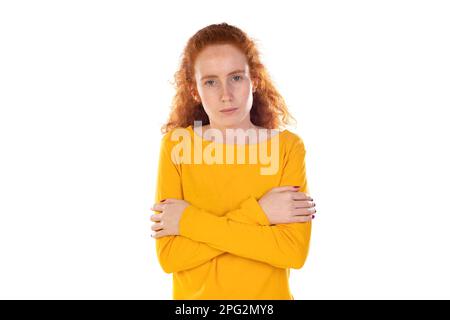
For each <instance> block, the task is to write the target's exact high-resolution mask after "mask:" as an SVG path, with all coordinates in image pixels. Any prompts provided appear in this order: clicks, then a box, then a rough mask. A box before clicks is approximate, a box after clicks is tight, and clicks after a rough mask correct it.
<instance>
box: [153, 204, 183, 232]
mask: <svg viewBox="0 0 450 320" xmlns="http://www.w3.org/2000/svg"><path fill="white" fill-rule="evenodd" d="M189 205H190V203H189V202H186V201H184V200H179V199H165V200H164V201H161V202H159V203H155V204H154V205H153V207H152V208H151V210H153V211H159V212H161V213H155V214H153V215H152V216H151V217H150V220H151V221H153V222H155V223H154V224H153V225H152V230H153V231H155V232H154V233H152V237H153V238H161V237H165V236H172V235H179V234H180V227H179V225H180V219H181V216H182V215H183V211H184V209H186V207H188V206H189Z"/></svg>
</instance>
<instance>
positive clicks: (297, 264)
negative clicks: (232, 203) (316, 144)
mask: <svg viewBox="0 0 450 320" xmlns="http://www.w3.org/2000/svg"><path fill="white" fill-rule="evenodd" d="M305 154H306V151H305V148H304V144H303V141H302V140H301V138H300V137H298V136H296V139H295V141H294V142H293V143H292V144H291V146H290V150H289V151H288V152H287V153H286V157H287V158H286V159H285V162H284V163H285V165H284V167H283V173H282V179H281V183H280V185H281V186H285V185H299V186H301V189H300V190H299V191H301V192H306V193H309V191H308V186H307V179H306V170H305ZM180 234H181V235H182V236H185V237H187V238H190V239H192V240H195V241H199V242H203V243H206V244H208V245H209V246H211V247H213V248H215V249H218V250H222V251H226V252H230V253H232V254H236V255H239V256H242V257H246V258H249V259H254V260H257V261H262V262H266V263H268V264H271V265H273V266H275V267H279V268H294V269H300V268H301V267H302V266H303V264H304V263H305V261H306V258H307V255H308V250H309V242H310V235H311V222H306V223H290V224H278V225H251V224H245V223H241V222H237V221H233V220H231V219H229V218H228V216H223V217H217V216H215V215H213V214H211V213H209V212H207V211H206V210H203V209H201V208H197V207H195V206H193V205H190V206H188V207H187V208H186V209H185V211H184V212H183V215H182V217H181V220H180Z"/></svg>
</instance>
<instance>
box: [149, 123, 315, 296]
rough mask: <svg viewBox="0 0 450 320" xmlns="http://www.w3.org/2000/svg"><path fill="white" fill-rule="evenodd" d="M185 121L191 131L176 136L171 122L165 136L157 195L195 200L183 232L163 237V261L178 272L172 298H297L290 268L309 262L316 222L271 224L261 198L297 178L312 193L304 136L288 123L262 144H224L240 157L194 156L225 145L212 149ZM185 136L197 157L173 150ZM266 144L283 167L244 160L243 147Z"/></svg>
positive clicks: (183, 222) (247, 149)
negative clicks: (240, 160) (214, 160)
mask: <svg viewBox="0 0 450 320" xmlns="http://www.w3.org/2000/svg"><path fill="white" fill-rule="evenodd" d="M181 129H182V131H183V133H188V135H186V134H184V135H182V137H181V138H180V137H179V138H178V139H175V138H174V137H175V135H174V136H173V137H172V133H173V132H174V131H175V130H176V129H172V130H171V131H169V132H168V133H166V134H165V135H164V136H163V138H162V140H161V146H160V158H159V167H158V177H157V188H156V197H155V203H156V202H159V201H161V200H163V199H166V198H175V199H184V200H185V201H187V202H189V203H190V206H188V207H187V208H186V209H185V211H184V212H183V215H182V217H181V220H180V224H179V227H180V235H177V236H166V237H162V238H158V239H156V251H157V255H158V261H159V263H160V265H161V267H162V269H163V270H164V271H165V272H166V273H173V299H211V300H213V299H214V300H215V299H228V300H230V299H268V300H269V299H273V300H276V299H288V300H292V299H294V297H293V295H292V294H291V292H290V289H289V281H288V280H289V271H290V268H293V269H300V268H301V267H302V266H303V264H304V263H305V260H306V257H307V255H308V249H309V241H310V235H311V222H307V223H290V224H277V225H271V224H270V223H269V220H268V219H267V216H266V215H265V213H264V211H263V210H262V208H261V207H260V206H259V204H258V199H260V198H261V197H262V196H263V195H264V194H265V193H267V192H268V191H269V190H270V189H271V188H273V187H277V186H295V185H297V186H300V187H301V188H300V190H299V191H301V192H307V193H309V191H308V186H307V180H306V174H305V161H304V159H305V148H304V144H303V141H302V139H301V138H300V137H299V136H298V135H296V134H295V133H293V132H291V131H289V130H287V129H285V130H284V131H281V132H280V133H277V134H276V135H275V136H273V137H271V138H269V139H267V140H266V141H262V142H260V143H258V144H240V145H239V144H234V145H229V144H218V145H219V146H221V147H222V150H223V154H226V153H227V152H231V151H233V150H234V157H235V158H234V160H235V161H234V162H233V163H230V162H228V161H227V162H226V161H223V163H212V164H211V163H207V161H205V160H203V161H202V162H200V163H198V161H197V163H195V159H194V157H196V156H197V157H198V154H199V153H197V155H196V156H194V155H193V154H194V150H197V151H198V150H202V151H203V152H205V153H204V154H203V156H204V158H205V159H207V155H208V152H209V154H210V155H216V154H219V152H220V150H219V149H216V150H214V152H212V151H211V150H212V149H208V148H211V147H212V146H213V145H215V144H214V143H213V142H211V141H209V140H206V139H205V138H202V137H201V136H200V135H199V133H198V132H194V130H193V127H192V126H189V127H188V128H181ZM188 139H189V140H188ZM172 140H175V141H172ZM181 141H182V142H184V143H186V142H187V141H189V142H191V143H192V144H191V146H192V149H191V157H188V153H187V152H185V151H183V152H181V153H180V152H178V154H179V155H180V156H178V157H177V156H173V154H174V152H172V151H173V148H174V147H175V145H177V144H178V147H179V146H180V142H181ZM277 141H278V142H279V144H278V147H277V148H274V145H275V144H274V142H277ZM196 143H197V144H196ZM184 145H186V144H184ZM194 146H195V147H194ZM199 148H200V149H199ZM264 148H266V149H265V150H268V152H266V154H270V156H271V157H272V156H273V157H272V159H278V161H279V163H278V170H277V171H276V172H270V174H267V172H266V174H262V172H263V171H262V168H266V169H267V168H268V167H269V165H268V164H267V161H266V162H265V163H262V160H260V161H258V163H256V164H255V163H249V160H247V161H246V162H245V163H244V164H243V163H237V161H236V159H237V156H238V153H239V152H245V155H246V156H247V158H246V159H249V157H250V156H249V155H250V153H251V152H253V151H255V149H257V150H264ZM230 149H233V150H231V151H230ZM176 150H178V149H176ZM185 150H186V149H185ZM272 150H274V152H273V153H272ZM258 152H262V151H258ZM175 154H177V153H175ZM253 154H255V153H253ZM183 156H186V157H185V158H183V161H182V162H181V163H180V159H181V158H182V157H183ZM275 156H277V157H278V158H275ZM189 158H190V160H191V161H190V163H189V161H187V160H186V159H189ZM223 159H225V157H224V158H223ZM230 159H231V158H230ZM197 160H198V158H197ZM266 160H267V159H266ZM273 163H274V161H272V166H274V165H273ZM272 169H273V168H272ZM272 171H273V170H272Z"/></svg>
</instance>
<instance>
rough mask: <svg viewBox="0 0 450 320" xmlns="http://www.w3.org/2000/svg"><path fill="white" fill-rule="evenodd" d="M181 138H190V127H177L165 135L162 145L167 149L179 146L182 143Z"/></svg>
mask: <svg viewBox="0 0 450 320" xmlns="http://www.w3.org/2000/svg"><path fill="white" fill-rule="evenodd" d="M180 137H184V139H186V138H190V137H191V130H190V127H187V128H184V127H176V128H172V129H170V130H169V131H168V132H166V133H164V134H163V136H162V138H161V145H162V146H165V147H170V146H173V145H175V144H177V143H178V142H179V141H180V139H181V138H180Z"/></svg>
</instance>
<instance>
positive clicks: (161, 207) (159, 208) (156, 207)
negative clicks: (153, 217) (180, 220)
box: [150, 203, 165, 211]
mask: <svg viewBox="0 0 450 320" xmlns="http://www.w3.org/2000/svg"><path fill="white" fill-rule="evenodd" d="M164 207H165V203H162V204H160V203H155V204H154V205H153V207H151V209H150V210H153V211H163V210H164Z"/></svg>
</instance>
